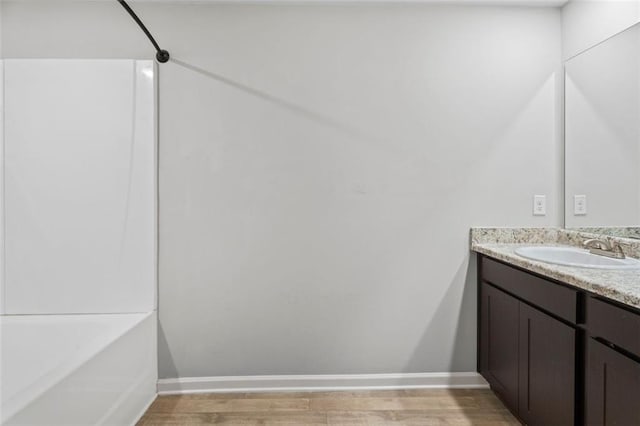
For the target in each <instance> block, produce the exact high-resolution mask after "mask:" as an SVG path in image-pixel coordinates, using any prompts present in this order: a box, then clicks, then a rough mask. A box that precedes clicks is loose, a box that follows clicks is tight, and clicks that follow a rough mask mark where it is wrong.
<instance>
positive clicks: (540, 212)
mask: <svg viewBox="0 0 640 426" xmlns="http://www.w3.org/2000/svg"><path fill="white" fill-rule="evenodd" d="M546 214H547V196H546V195H534V196H533V215H534V216H546Z"/></svg>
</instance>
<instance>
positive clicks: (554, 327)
mask: <svg viewBox="0 0 640 426" xmlns="http://www.w3.org/2000/svg"><path fill="white" fill-rule="evenodd" d="M478 264H479V271H478V277H479V299H478V300H479V306H478V312H479V314H478V315H479V318H478V319H479V326H478V370H479V372H480V373H481V374H482V375H483V377H484V378H485V379H486V380H487V381H488V382H489V384H490V385H491V388H492V389H493V390H494V392H495V393H496V394H497V395H498V396H499V397H500V398H501V399H502V401H503V402H504V403H505V405H506V406H507V407H508V408H509V409H510V410H511V411H512V412H513V413H514V415H516V416H517V417H518V418H519V419H520V420H521V421H522V422H523V423H525V424H528V425H544V426H547V425H553V426H564V425H567V426H570V425H582V424H588V425H593V426H596V425H620V426H640V311H638V310H636V309H633V308H629V307H626V306H624V305H620V304H618V303H615V302H611V301H609V300H606V299H603V298H601V297H599V296H595V295H592V294H590V293H588V292H586V291H583V290H580V289H577V288H574V287H571V286H568V285H565V284H562V283H559V282H555V281H552V280H548V279H545V278H542V277H540V276H538V275H535V274H533V273H529V272H527V271H524V270H521V269H518V268H516V267H513V266H510V265H507V264H505V263H502V262H499V261H496V260H494V259H491V258H489V257H486V256H482V255H480V256H479V262H478Z"/></svg>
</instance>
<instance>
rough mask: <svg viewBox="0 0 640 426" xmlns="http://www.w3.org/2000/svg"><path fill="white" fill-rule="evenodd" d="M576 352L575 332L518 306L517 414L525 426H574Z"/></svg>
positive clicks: (528, 308) (524, 307)
mask: <svg viewBox="0 0 640 426" xmlns="http://www.w3.org/2000/svg"><path fill="white" fill-rule="evenodd" d="M575 351H576V330H575V329H573V328H572V327H570V326H568V325H566V324H564V323H562V322H560V321H558V320H556V319H554V318H552V317H550V316H549V315H547V314H545V313H543V312H541V311H539V310H537V309H535V308H532V307H531V306H529V305H526V304H524V303H522V304H521V305H520V362H519V366H520V375H519V377H520V380H519V382H520V392H519V404H518V407H519V409H518V411H519V415H520V418H522V419H523V420H524V421H525V422H526V423H527V424H528V425H532V426H533V425H545V426H548V425H555V426H564V425H567V426H570V425H573V424H574V415H575V354H576V352H575Z"/></svg>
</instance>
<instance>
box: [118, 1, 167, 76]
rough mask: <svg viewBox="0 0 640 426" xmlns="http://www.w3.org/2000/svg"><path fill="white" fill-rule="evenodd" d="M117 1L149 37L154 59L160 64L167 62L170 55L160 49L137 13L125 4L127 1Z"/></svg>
mask: <svg viewBox="0 0 640 426" xmlns="http://www.w3.org/2000/svg"><path fill="white" fill-rule="evenodd" d="M118 2H119V3H120V4H121V5H122V7H124V9H125V10H126V11H127V12H129V15H131V17H132V18H133V20H134V21H136V23H137V24H138V26H140V29H141V30H142V31H144V33H145V34H146V35H147V37H148V38H149V41H151V44H153V47H155V48H156V59H157V60H158V62H160V63H162V64H164V63H165V62H168V61H169V58H171V56H170V55H169V52H167V51H166V50H164V49H160V45H158V42H157V41H156V39H155V38H153V36H152V35H151V33H150V32H149V30H148V29H147V27H146V26H145V25H144V23H143V22H142V21H141V20H140V18H138V15H136V13H135V12H134V11H133V9H131V7H129V5H128V4H127V2H126V1H125V0H118Z"/></svg>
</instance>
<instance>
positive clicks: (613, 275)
mask: <svg viewBox="0 0 640 426" xmlns="http://www.w3.org/2000/svg"><path fill="white" fill-rule="evenodd" d="M496 229H498V228H491V229H489V228H474V229H472V232H471V250H472V251H475V252H477V253H482V254H484V255H486V256H489V257H492V258H494V259H497V260H501V261H503V262H505V263H509V264H511V265H514V266H518V267H520V268H522V269H526V270H528V271H531V272H535V273H537V274H540V275H542V276H545V277H548V278H551V279H554V280H557V281H561V282H563V283H566V284H570V285H572V286H574V287H577V288H580V289H583V290H587V291H590V292H592V293H595V294H597V295H600V296H603V297H606V298H609V299H612V300H615V301H617V302H620V303H624V304H625V305H628V306H631V307H634V308H637V309H640V270H609V269H588V268H579V267H571V266H563V265H555V264H551V263H546V262H539V261H535V260H531V259H526V258H524V257H521V256H518V255H517V254H516V253H515V250H516V249H517V248H519V247H526V246H532V245H547V246H573V247H575V246H576V245H577V244H576V242H578V241H582V240H584V239H585V238H591V237H593V235H590V234H584V233H582V234H581V233H579V232H577V231H566V230H561V229H552V228H541V229H539V230H535V229H525V230H522V232H518V230H514V229H506V228H502V229H500V231H498V232H495V230H496ZM491 230H493V232H491ZM488 231H489V232H488ZM574 232H575V234H579V235H571V234H572V233H574ZM505 235H506V236H505ZM612 238H615V237H609V238H607V239H612ZM623 240H624V239H623ZM621 242H622V243H624V244H629V242H628V241H621ZM630 252H632V253H633V254H636V253H637V250H635V247H634V248H632V249H631V250H630ZM633 257H636V256H633Z"/></svg>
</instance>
